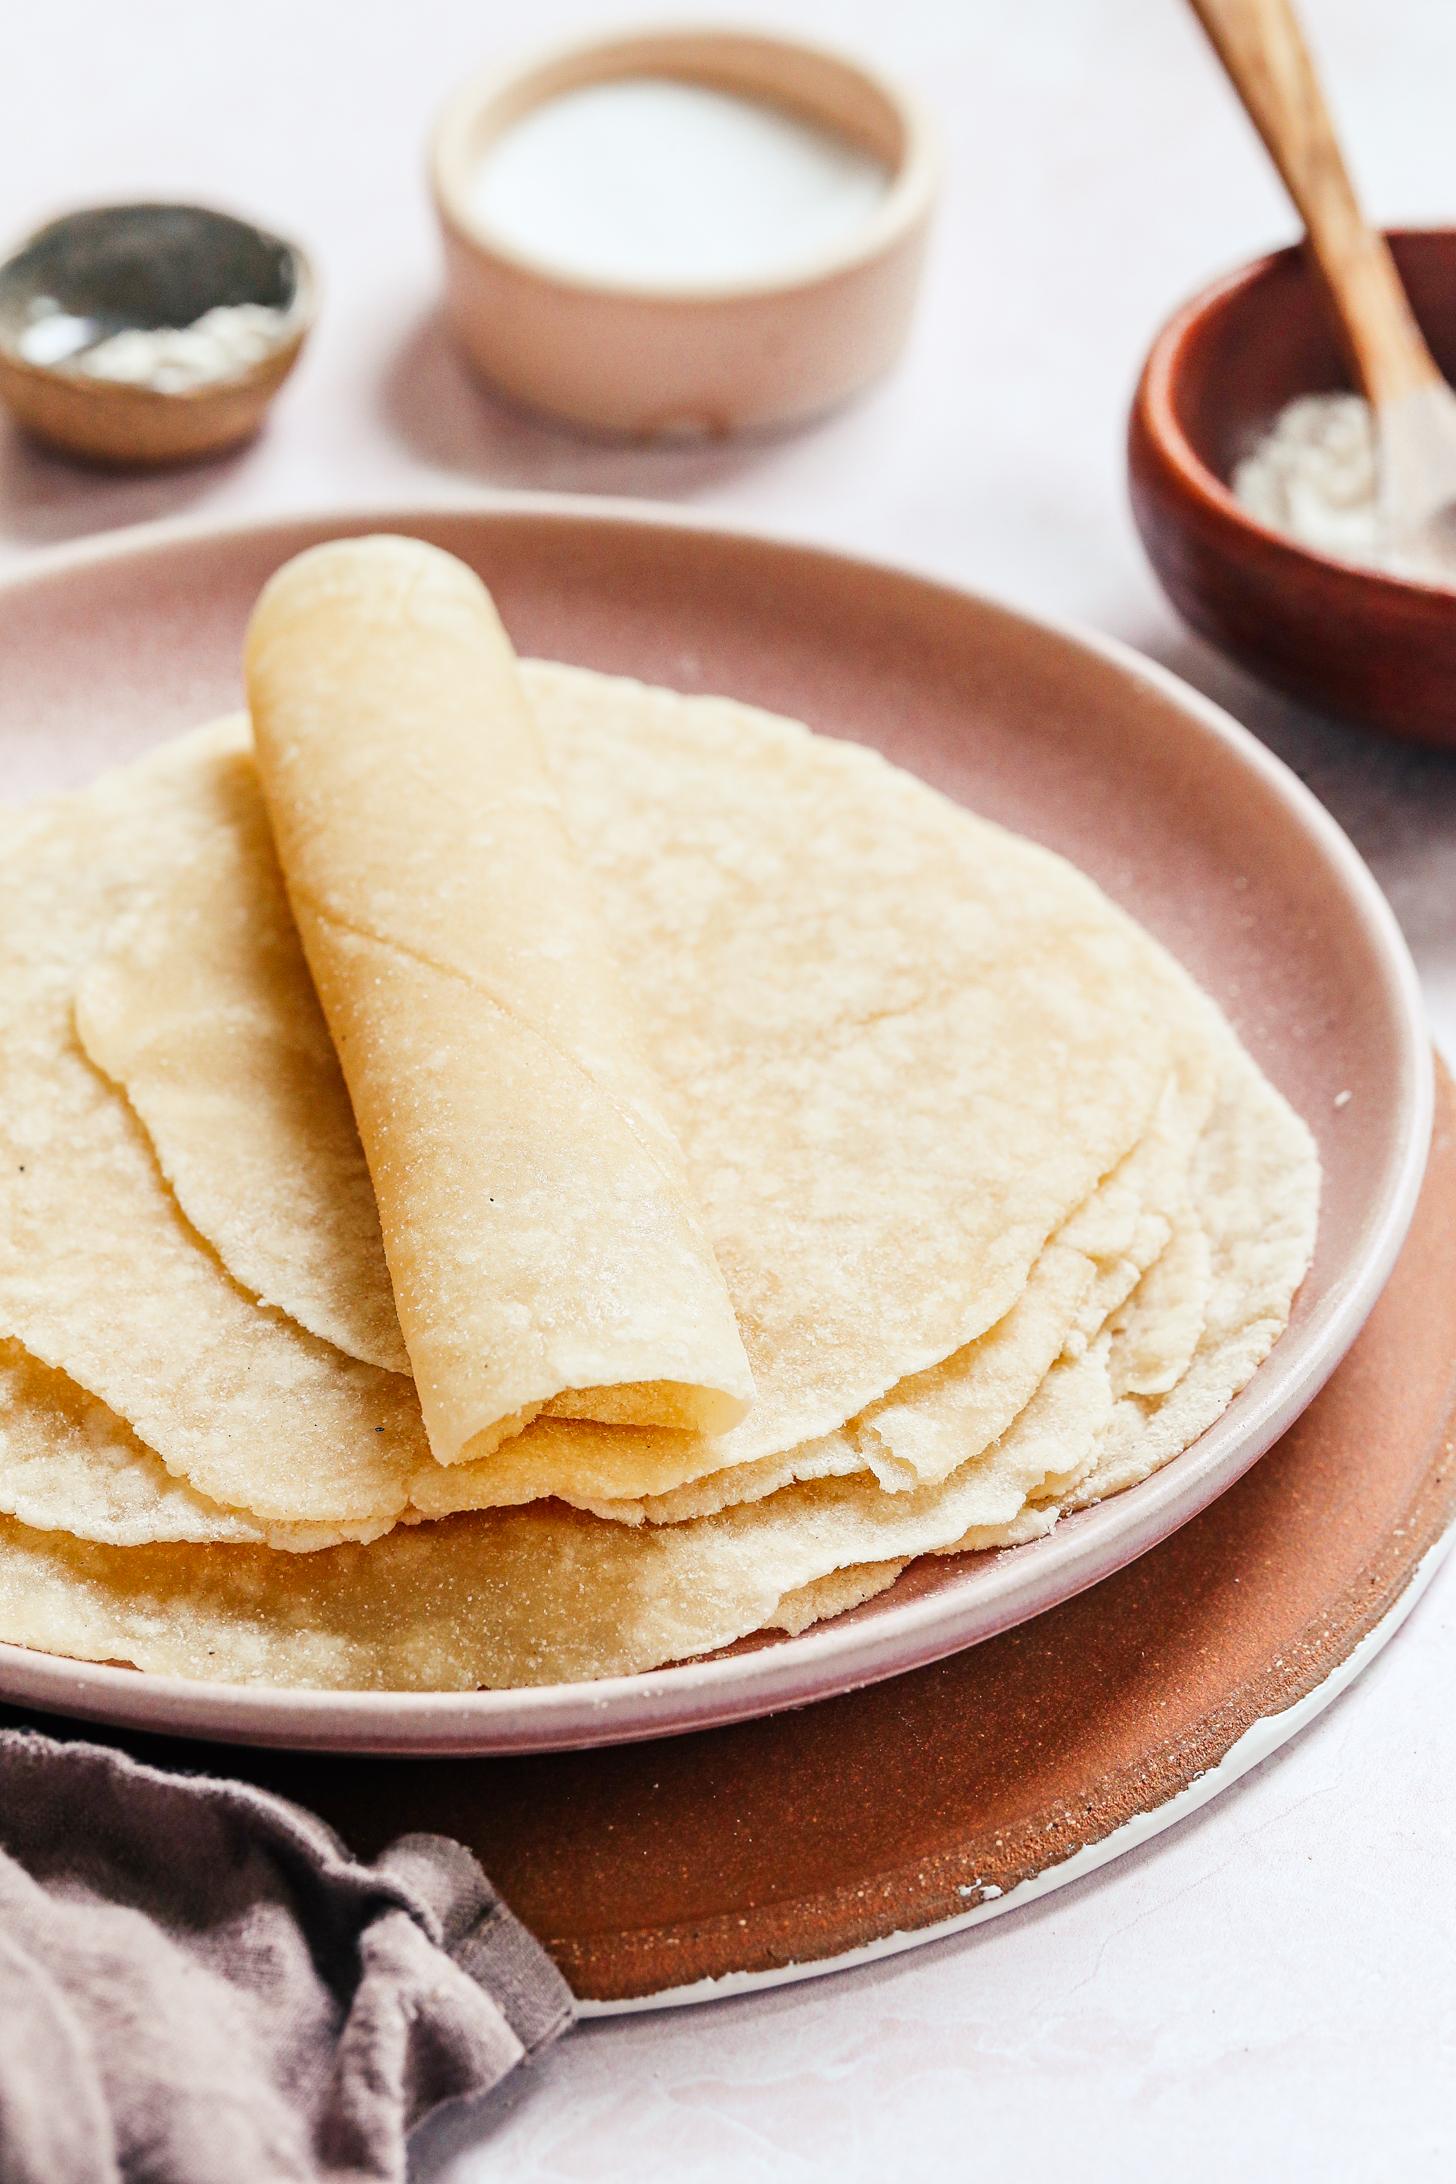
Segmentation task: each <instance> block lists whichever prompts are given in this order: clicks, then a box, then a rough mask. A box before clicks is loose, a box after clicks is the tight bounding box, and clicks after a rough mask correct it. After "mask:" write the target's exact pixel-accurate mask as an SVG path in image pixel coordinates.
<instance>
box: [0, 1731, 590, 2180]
mask: <svg viewBox="0 0 1456 2184" xmlns="http://www.w3.org/2000/svg"><path fill="white" fill-rule="evenodd" d="M573 2009H574V2005H573V2002H572V1997H571V1993H570V1990H569V1989H568V1987H567V1985H566V1983H565V1981H564V1980H563V1979H562V1977H561V1975H560V1973H559V1972H558V1971H557V1970H556V1968H555V1966H554V1965H553V1964H552V1962H551V1960H550V1958H549V1957H548V1956H547V1955H546V1953H545V1951H544V1950H543V1949H542V1948H541V1947H540V1945H539V1944H538V1943H537V1942H536V1941H535V1940H534V1939H533V1938H532V1936H531V1935H530V1934H529V1933H528V1932H527V1931H526V1929H525V1928H524V1927H523V1926H522V1925H521V1924H520V1922H519V1921H518V1920H517V1919H516V1918H515V1917H514V1916H513V1914H512V1913H511V1912H510V1911H509V1910H508V1909H507V1907H506V1906H505V1904H503V1903H502V1902H501V1900H500V1898H499V1897H498V1896H497V1895H496V1893H495V1891H494V1889H493V1888H492V1887H491V1885H490V1882H489V1881H488V1880H487V1878H486V1876H485V1874H484V1873H483V1872H482V1870H481V1868H480V1866H479V1864H478V1863H477V1862H476V1860H475V1858H474V1857H472V1855H471V1854H470V1852H469V1851H467V1850H465V1849H464V1848H463V1847H462V1846H461V1845H460V1844H458V1843H453V1842H450V1841H448V1840H446V1839H445V1838H444V1837H441V1836H433V1835H406V1836H403V1837H401V1838H400V1839H399V1840H398V1841H397V1842H395V1843H394V1844H392V1845H391V1846H390V1847H389V1848H388V1849H387V1850H386V1851H385V1852H384V1853H383V1854H382V1855H381V1856H380V1857H379V1858H378V1859H377V1860H376V1861H375V1862H374V1863H373V1864H370V1865H365V1864H362V1863H360V1862H358V1861H357V1860H355V1859H354V1858H353V1857H351V1855H350V1853H349V1852H348V1850H347V1849H346V1847H345V1846H344V1844H343V1843H342V1842H341V1841H340V1840H339V1838H338V1837H337V1836H336V1835H334V1833H333V1832H332V1830H331V1829H329V1828H328V1827H326V1826H325V1824H324V1823H323V1822H322V1821H321V1820H319V1819H317V1818H316V1817H315V1816H313V1815H312V1814H310V1813H307V1812H304V1811H303V1810H302V1809H301V1808H300V1807H298V1806H295V1805H292V1804H289V1803H288V1802H287V1801H286V1800H285V1799H283V1798H281V1797H276V1796H274V1795H272V1794H271V1793H270V1792H268V1791H266V1790H261V1789H257V1788H254V1787H253V1786H251V1785H249V1784H246V1783H241V1782H229V1781H225V1780H222V1779H220V1778H217V1777H212V1776H208V1775H201V1774H198V1775H183V1774H174V1773H169V1772H166V1771H164V1770H163V1769H161V1768H158V1767H154V1766H150V1765H148V1764H145V1763H143V1762H141V1761H138V1760H135V1759H133V1758H131V1757H129V1756H128V1755H127V1754H126V1753H124V1752H120V1751H114V1750H111V1749H110V1748H108V1747H105V1746H100V1745H94V1744H87V1743H80V1742H77V1743H69V1742H60V1741H57V1740H56V1739H53V1738H51V1737H48V1736H44V1735H41V1734H40V1733H38V1732H36V1731H33V1730H30V1729H24V1728H0V2025H3V2027H4V2030H5V2037H4V2039H3V2040H0V2184H263V2180H267V2184H325V2180H326V2184H392V2180H396V2179H398V2180H402V2179H403V2178H404V2175H405V2165H406V2153H405V2146H406V2140H407V2138H408V2135H409V2133H410V2132H411V2131H412V2130H413V2129H414V2127H415V2126H416V2125H417V2124H419V2123H420V2122H422V2121H423V2120H424V2118H425V2117H426V2116H427V2115H429V2114H430V2113H431V2112H432V2111H433V2110H434V2109H436V2108H438V2107H439V2106H441V2105H442V2104H443V2103H444V2102H446V2101H451V2100H458V2099H462V2098H465V2097H467V2096H472V2095H479V2094H482V2093H484V2092H487V2091H488V2090H489V2089H490V2088H491V2087H492V2086H493V2085H495V2084H497V2083H498V2082H499V2080H500V2079H502V2078H503V2077H505V2076H506V2075H507V2074H508V2073H509V2072H510V2071H512V2070H514V2069H515V2068H516V2067H517V2065H518V2064H520V2063H521V2062H523V2061H527V2060H529V2059H530V2058H531V2057H532V2056H534V2055H536V2054H538V2053H539V2052H540V2051H541V2050H542V2049H543V2048H544V2047H546V2046H548V2045H549V2044H550V2042H551V2041H552V2040H554V2039H555V2038H556V2037H557V2036H558V2035H559V2034H560V2033H561V2032H563V2031H564V2030H565V2029H566V2027H567V2026H568V2025H569V2024H570V2023H571V2020H572V2016H573Z"/></svg>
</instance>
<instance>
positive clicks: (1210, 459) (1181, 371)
mask: <svg viewBox="0 0 1456 2184" xmlns="http://www.w3.org/2000/svg"><path fill="white" fill-rule="evenodd" d="M1390 241H1391V247H1392V249H1393V251H1394V253H1395V260H1396V264H1397V266H1398V267H1399V269H1400V275H1401V279H1402V280H1403V281H1404V283H1405V286H1406V290H1407V292H1408V294H1409V296H1410V299H1411V303H1412V306H1413V307H1414V310H1415V315H1416V318H1417V320H1418V321H1419V323H1420V326H1421V330H1422V332H1423V333H1424V334H1425V336H1426V339H1427V340H1428V341H1429V342H1430V345H1431V348H1432V350H1433V351H1434V353H1435V356H1436V360H1437V362H1438V363H1439V364H1440V366H1441V369H1442V371H1443V372H1445V373H1446V375H1447V377H1448V378H1456V229H1450V228H1431V229H1420V230H1410V231H1406V232H1400V233H1396V234H1393V235H1392V236H1391V238H1390ZM1353 385H1354V381H1353V378H1352V376H1351V373H1350V369H1349V366H1348V365H1347V363H1346V361H1345V358H1344V355H1343V352H1342V351H1341V348H1340V345H1339V342H1338V340H1337V338H1336V336H1335V333H1334V330H1333V327H1332V324H1331V315H1330V307H1329V305H1328V303H1327V302H1326V300H1325V297H1324V293H1323V291H1322V288H1321V285H1320V281H1319V277H1318V275H1317V274H1316V272H1315V271H1314V269H1313V267H1312V265H1311V264H1310V263H1309V261H1308V260H1307V259H1306V257H1305V255H1304V253H1303V251H1302V250H1299V249H1293V250H1284V251H1280V252H1278V253H1277V254H1276V255H1275V256H1274V257H1272V258H1266V259H1264V260H1262V261H1261V262H1260V263H1259V264H1258V265H1256V266H1252V267H1251V268H1250V269H1249V270H1248V271H1247V272H1246V273H1242V274H1237V275H1235V276H1234V277H1233V278H1232V279H1231V280H1229V281H1228V282H1226V283H1225V284H1224V285H1223V286H1222V287H1220V288H1218V289H1216V290H1214V292H1213V293H1212V294H1211V296H1210V297H1209V298H1208V299H1207V301H1206V302H1205V303H1204V304H1203V305H1202V307H1201V308H1198V309H1196V310H1195V311H1194V313H1193V315H1192V316H1191V317H1190V318H1189V320H1188V321H1187V324H1186V326H1185V329H1184V334H1183V340H1182V343H1181V345H1180V350H1179V354H1178V359H1177V368H1176V371H1175V373H1174V374H1173V378H1172V383H1171V386H1170V395H1171V400H1172V404H1173V411H1174V415H1175V416H1176V418H1177V420H1178V424H1179V426H1180V427H1181V429H1182V431H1183V433H1184V435H1185V436H1186V438H1187V440H1188V443H1189V445H1190V446H1191V448H1192V449H1193V452H1194V453H1195V455H1196V456H1197V457H1198V459H1199V461H1200V462H1201V463H1203V465H1204V466H1205V467H1206V468H1207V469H1208V470H1209V471H1211V472H1212V473H1213V475H1214V477H1215V478H1217V479H1218V480H1219V481H1220V483H1221V484H1225V485H1226V484H1227V483H1228V481H1229V479H1230V477H1231V475H1232V473H1233V469H1234V466H1235V464H1236V463H1238V462H1239V461H1240V460H1241V459H1242V458H1243V457H1244V456H1245V455H1248V454H1250V453H1251V452H1252V451H1253V449H1254V447H1255V445H1256V444H1257V442H1258V440H1259V439H1260V437H1261V435H1262V434H1263V432H1264V431H1265V430H1266V429H1267V427H1268V426H1269V425H1270V424H1271V423H1272V422H1273V420H1274V418H1275V416H1276V415H1277V413H1278V412H1279V410H1280V409H1282V408H1283V406H1284V404H1285V403H1286V402H1290V401H1292V400H1293V399H1294V398H1295V396H1296V395H1301V394H1318V393H1323V392H1326V391H1331V390H1335V389H1349V388H1351V387H1352V386H1353Z"/></svg>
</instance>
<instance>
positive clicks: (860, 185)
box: [470, 77, 890, 289]
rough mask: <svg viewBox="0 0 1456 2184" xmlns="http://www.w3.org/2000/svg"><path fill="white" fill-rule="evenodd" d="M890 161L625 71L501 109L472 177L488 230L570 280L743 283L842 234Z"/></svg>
mask: <svg viewBox="0 0 1456 2184" xmlns="http://www.w3.org/2000/svg"><path fill="white" fill-rule="evenodd" d="M889 183H890V175H889V171H888V169H887V168H886V167H885V166H884V164H883V163H882V162H881V161H880V160H878V159H876V158H875V157H874V156H873V155H872V154H871V153H869V152H867V151H864V150H863V149H861V148H860V147H859V146H858V145H856V144H852V143H850V142H849V141H848V139H847V138H845V137H842V136H840V135H839V134H838V133H837V132H836V131H834V130H831V129H829V128H827V127H821V126H819V125H818V124H816V123H814V122H812V121H809V120H806V119H803V118H801V117H800V116H798V115H795V114H790V113H788V112H787V111H785V110H784V109H782V108H779V107H775V106H770V105H767V104H764V103H761V102H759V101H757V100H754V99H749V98H740V97H738V96H737V95H736V94H734V93H731V92H725V91H717V90H713V89H711V88H710V87H709V86H708V85H706V84H696V83H686V82H678V81H675V80H673V79H670V78H667V77H623V78H620V79H618V80H616V81H613V82H610V83H600V84H591V85H588V86H586V87H584V88H583V89H581V90H577V91H567V92H563V93H562V95H561V96H560V97H559V98H554V99H548V100H547V101H546V102H545V104H544V105H541V106H538V107H535V108H534V109H533V110H532V111H531V112H530V113H527V114H524V115H522V117H521V119H520V120H519V121H517V122H515V123H513V124H512V125H511V127H510V128H508V129H507V130H506V131H505V132H504V133H503V135H501V136H500V137H499V138H497V140H496V141H495V143H494V144H492V145H491V146H490V148H489V149H488V151H487V152H486V153H485V155H484V157H483V158H482V160H481V163H480V166H479V168H478V169H477V171H476V173H475V175H474V177H473V178H472V185H471V190H470V205H471V209H472V211H473V212H474V214H475V216H476V218H477V219H478V220H479V221H480V222H481V223H482V225H483V226H484V227H486V228H488V229H489V231H490V233H491V235H492V236H493V237H494V238H495V239H496V240H498V241H499V242H501V243H503V244H504V245H505V246H506V247H507V248H509V249H512V250H514V251H516V252H517V253H518V254H520V255H521V256H523V257H527V258H531V259H534V260H536V261H537V262H538V263H540V264H542V265H545V266H548V267H550V268H551V269H553V270H554V271H556V272H559V273H563V274H567V275H569V276H572V277H574V278H576V279H579V280H587V281H602V282H606V283H609V284H613V285H617V286H625V287H631V288H644V289H683V288H686V289H703V288H736V287H750V286H753V285H756V284H758V283H761V282H765V281H775V280H782V279H785V278H789V277H791V276H792V275H794V274H795V273H797V272H800V271H808V270H809V269H811V268H812V267H814V265H815V264H816V261H818V260H820V259H822V258H823V257H824V256H825V255H826V254H832V253H835V252H838V251H841V250H843V249H845V248H847V247H848V246H849V245H850V244H852V243H853V242H854V240H855V239H856V237H857V236H858V235H860V234H861V233H862V232H863V230H864V228H865V227H866V225H867V224H868V222H869V221H870V220H871V219H872V218H873V216H874V214H875V213H876V212H877V211H878V209H879V207H880V205H881V204H882V203H883V200H884V197H885V193H886V191H887V189H888V188H889Z"/></svg>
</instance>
